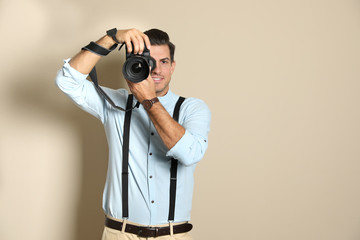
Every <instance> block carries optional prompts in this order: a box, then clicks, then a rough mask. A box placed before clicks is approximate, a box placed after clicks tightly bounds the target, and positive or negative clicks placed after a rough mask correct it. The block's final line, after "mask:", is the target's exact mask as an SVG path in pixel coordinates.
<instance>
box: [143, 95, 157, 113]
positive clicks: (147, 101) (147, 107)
mask: <svg viewBox="0 0 360 240" xmlns="http://www.w3.org/2000/svg"><path fill="white" fill-rule="evenodd" d="M157 102H159V99H158V98H157V97H154V98H153V99H145V100H144V101H142V103H141V104H142V105H143V106H144V108H145V110H146V111H148V110H150V108H151V107H152V105H154V103H157Z"/></svg>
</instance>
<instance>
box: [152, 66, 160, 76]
mask: <svg viewBox="0 0 360 240" xmlns="http://www.w3.org/2000/svg"><path fill="white" fill-rule="evenodd" d="M160 72H161V70H160V67H159V64H156V67H155V68H154V69H151V73H152V74H160Z"/></svg>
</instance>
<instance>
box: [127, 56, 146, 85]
mask: <svg viewBox="0 0 360 240" xmlns="http://www.w3.org/2000/svg"><path fill="white" fill-rule="evenodd" d="M149 73H150V66H149V64H148V62H147V61H146V59H145V58H144V57H142V56H137V55H133V56H131V57H130V58H128V59H127V60H126V61H125V63H124V66H123V74H124V77H125V78H126V79H127V80H129V81H131V82H134V83H138V82H141V81H143V80H144V79H146V78H147V77H148V76H149Z"/></svg>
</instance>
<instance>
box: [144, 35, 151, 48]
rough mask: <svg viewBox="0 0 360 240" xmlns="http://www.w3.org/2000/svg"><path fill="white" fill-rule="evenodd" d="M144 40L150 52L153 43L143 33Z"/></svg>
mask: <svg viewBox="0 0 360 240" xmlns="http://www.w3.org/2000/svg"><path fill="white" fill-rule="evenodd" d="M142 38H143V40H144V42H145V45H146V47H147V49H149V50H150V48H151V43H150V39H149V37H148V36H147V35H146V34H144V33H143V34H142Z"/></svg>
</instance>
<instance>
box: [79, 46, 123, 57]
mask: <svg viewBox="0 0 360 240" xmlns="http://www.w3.org/2000/svg"><path fill="white" fill-rule="evenodd" d="M116 47H117V44H114V45H113V46H112V47H111V48H110V49H107V48H104V47H103V46H100V45H99V44H97V43H95V42H90V43H89V44H88V45H86V46H85V47H83V48H81V50H88V51H90V52H92V53H95V54H97V55H99V56H102V57H103V56H106V55H108V54H109V53H110V52H111V51H112V50H114V49H115V48H116Z"/></svg>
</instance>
